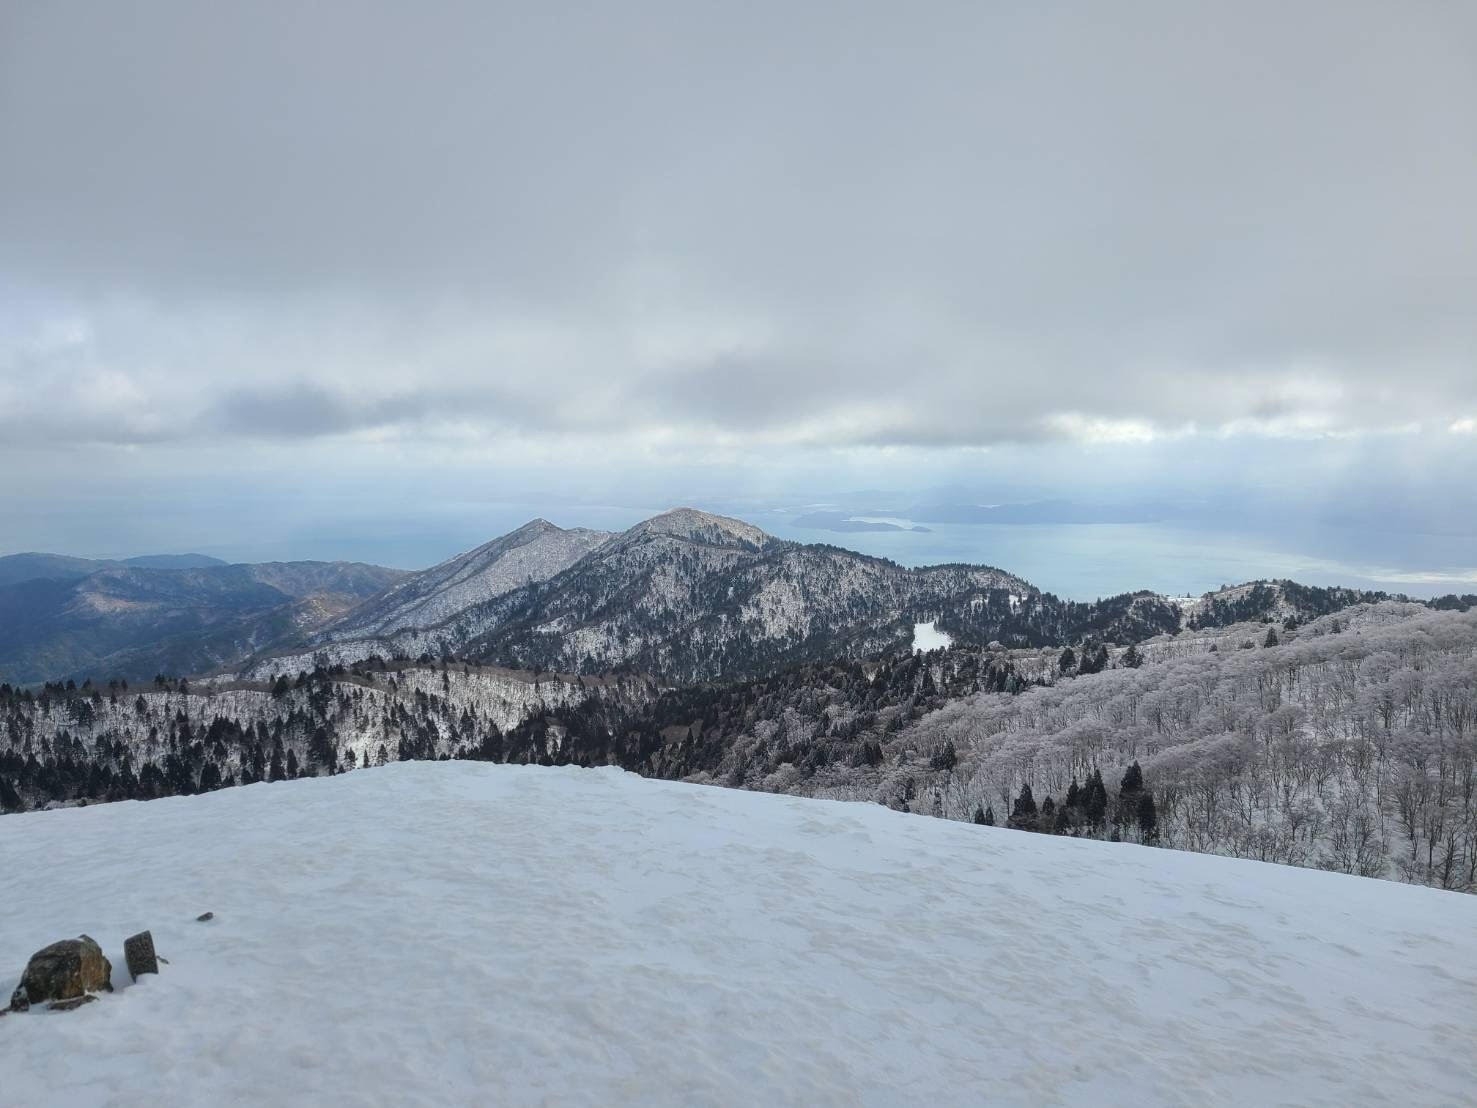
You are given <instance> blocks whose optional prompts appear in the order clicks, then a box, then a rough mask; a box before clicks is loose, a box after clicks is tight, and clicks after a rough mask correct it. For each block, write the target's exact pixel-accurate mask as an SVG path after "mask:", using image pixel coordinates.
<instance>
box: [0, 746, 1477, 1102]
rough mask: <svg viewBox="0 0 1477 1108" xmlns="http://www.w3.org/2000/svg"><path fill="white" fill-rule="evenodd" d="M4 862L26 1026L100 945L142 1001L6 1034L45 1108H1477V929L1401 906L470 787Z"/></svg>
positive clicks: (36, 821) (1311, 886)
mask: <svg viewBox="0 0 1477 1108" xmlns="http://www.w3.org/2000/svg"><path fill="white" fill-rule="evenodd" d="M4 841H5V861H6V865H5V866H4V867H0V903H4V904H5V905H6V906H7V907H6V915H5V924H6V925H5V927H4V929H3V931H0V993H3V994H5V995H8V994H9V990H10V989H11V988H12V987H13V986H14V985H15V982H16V980H17V979H18V977H19V974H20V971H21V968H22V967H23V965H24V964H25V959H26V958H27V957H28V956H29V955H30V954H31V952H32V951H34V950H36V949H38V948H40V947H41V946H43V945H45V944H46V943H48V942H51V941H52V940H54V939H57V938H59V937H64V936H70V935H74V934H76V933H77V932H78V931H80V930H85V931H86V932H87V933H88V934H90V935H93V936H95V937H96V938H98V939H99V940H100V941H101V942H102V944H103V946H104V949H105V952H106V953H107V954H108V955H109V957H110V958H111V959H112V960H113V964H114V980H115V984H117V985H119V986H121V987H120V988H119V989H118V991H117V992H115V993H113V994H111V995H107V996H104V997H102V999H101V1000H100V1001H99V1002H97V1003H95V1004H90V1005H88V1006H86V1007H85V1008H83V1009H81V1010H79V1011H77V1012H71V1013H66V1014H64V1015H60V1014H48V1013H45V1012H38V1011H34V1010H33V1011H32V1012H29V1013H13V1014H11V1015H8V1016H6V1017H4V1019H3V1020H0V1037H3V1040H4V1042H5V1050H4V1055H5V1066H4V1082H5V1096H6V1099H7V1100H13V1101H14V1102H15V1103H36V1104H39V1103H69V1104H83V1103H110V1104H119V1105H132V1104H139V1105H142V1104H163V1105H176V1104H180V1105H184V1104H201V1103H211V1104H265V1103H272V1104H300V1103H301V1104H307V1103H322V1102H324V1101H327V1100H334V1101H352V1102H354V1103H360V1104H395V1105H402V1104H445V1103H487V1102H496V1103H502V1104H548V1103H558V1104H592V1105H593V1104H600V1105H605V1104H622V1103H624V1104H653V1105H666V1104H671V1105H678V1104H683V1105H685V1104H694V1103H702V1104H752V1103H766V1104H806V1105H813V1104H864V1105H893V1104H901V1103H915V1102H918V1101H920V1100H927V1101H928V1102H929V1103H935V1104H941V1105H953V1104H960V1105H963V1104H979V1103H987V1104H997V1105H1031V1106H1033V1108H1034V1106H1037V1105H1056V1104H1061V1105H1066V1104H1100V1105H1124V1106H1128V1105H1132V1106H1134V1108H1140V1106H1143V1105H1159V1104H1164V1105H1169V1104H1207V1105H1212V1104H1224V1105H1248V1104H1298V1105H1339V1106H1346V1105H1362V1104H1385V1103H1402V1104H1430V1105H1438V1104H1452V1105H1455V1104H1460V1103H1464V1102H1466V1101H1467V1100H1468V1098H1469V1094H1470V1092H1471V1090H1472V1088H1473V1087H1477V1054H1474V1053H1473V1052H1472V1050H1471V1049H1470V1048H1471V1041H1470V1028H1471V1025H1472V1018H1473V1013H1474V1008H1473V1000H1472V998H1473V996H1474V995H1477V938H1474V936H1477V899H1473V898H1469V897H1460V896H1455V895H1452V894H1449V893H1440V892H1435V891H1433V890H1429V889H1420V888H1411V887H1407V886H1401V885H1395V884H1391V883H1388V882H1376V881H1366V880H1361V879H1358V878H1350V877H1344V876H1341V875H1335V874H1324V873H1312V872H1308V871H1303V870H1294V869H1289V868H1285V867H1280V866H1271V865H1265V864H1261V863H1255V862H1244V861H1236V860H1230V859H1223V858H1212V857H1204V856H1196V855H1188V854H1177V853H1173V852H1170V851H1162V850H1153V849H1149V848H1144V847H1134V846H1128V845H1109V844H1104V843H1090V842H1080V841H1070V840H1062V839H1053V838H1049V837H1044V836H1037V835H1023V834H1017V833H1012V832H1008V831H1003V830H997V829H991V828H978V827H972V826H968V825H964V824H958V823H948V822H944V821H941V820H922V819H916V818H911V817H908V816H903V815H899V814H897V813H894V812H889V811H887V810H885V809H882V808H879V807H877V806H875V805H860V804H840V803H834V802H824V801H809V800H799V799H795V798H790V797H774V796H764V795H759V794H753V793H742V792H736V791H731V790H719V789H707V788H701V787H696V786H690V785H679V784H670V783H663V782H653V781H646V780H642V779H639V778H636V777H633V776H630V775H627V774H622V773H620V772H618V771H614V770H594V771H592V770H577V769H553V770H550V769H539V768H535V767H515V766H487V765H474V764H468V763H416V764H407V765H397V766H389V767H385V768H382V769H371V770H365V771H359V772H355V773H351V774H347V775H342V776H338V777H334V778H324V779H317V780H304V781H296V782H287V783H283V784H261V785H254V786H250V787H247V788H241V789H231V790H227V791H224V792H218V793H213V794H210V795H208V796H198V797H188V798H177V799H171V800H163V801H158V802H154V803H149V804H115V805H107V806H103V807H97V808H89V809H84V810H71V811H65V812H52V813H37V814H33V815H26V816H19V817H15V818H14V819H12V820H8V821H7V822H6V826H5V840H4ZM62 858H64V859H66V864H64V865H58V864H57V860H58V859H62ZM227 860H228V861H227ZM41 873H44V874H45V875H46V878H45V880H44V881H38V880H36V876H35V875H37V874H41ZM141 874H147V875H148V878H147V879H146V880H141V879H140V875H141ZM207 910H208V911H212V912H213V913H214V918H213V919H212V920H211V921H210V922H208V923H197V922H195V916H196V915H198V914H199V913H201V912H204V911H207ZM143 928H149V929H151V930H152V932H153V935H154V939H155V942H156V944H157V946H158V949H159V951H160V953H161V954H163V955H165V956H166V957H167V958H168V959H169V964H168V965H166V966H163V967H161V968H162V972H161V973H160V974H159V975H158V976H157V977H147V978H144V979H143V980H142V981H140V982H138V983H136V984H134V983H130V982H129V981H128V980H127V973H126V971H124V970H123V968H122V965H123V960H122V957H121V941H122V937H123V936H125V935H130V934H133V933H134V932H136V931H138V930H141V929H143Z"/></svg>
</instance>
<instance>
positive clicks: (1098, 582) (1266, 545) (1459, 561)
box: [753, 513, 1477, 600]
mask: <svg viewBox="0 0 1477 1108" xmlns="http://www.w3.org/2000/svg"><path fill="white" fill-rule="evenodd" d="M753 522H755V523H757V524H759V525H760V526H761V527H763V528H764V529H765V530H767V531H769V532H770V533H771V534H775V535H778V536H780V537H782V538H787V539H795V540H797V541H800V542H827V543H831V544H833V545H835V546H842V547H846V548H848V549H851V550H860V551H862V552H863V553H867V554H873V555H877V556H879V557H884V558H891V559H892V560H893V561H896V562H900V563H901V564H903V565H908V566H917V565H933V564H937V563H940V562H971V563H983V564H985V565H992V566H996V567H997V568H999V569H1003V570H1007V571H1008V572H1010V573H1014V574H1017V575H1019V576H1021V577H1024V578H1025V579H1026V580H1027V581H1029V582H1031V583H1032V584H1033V585H1036V586H1037V587H1038V588H1041V589H1045V590H1046V591H1048V592H1054V593H1056V594H1057V595H1058V596H1061V597H1066V598H1069V599H1073V600H1094V599H1097V598H1099V597H1104V596H1113V595H1116V594H1118V593H1123V592H1132V591H1135V590H1138V589H1152V590H1154V591H1155V592H1160V593H1164V594H1167V595H1177V596H1198V595H1199V594H1201V593H1203V592H1207V591H1210V590H1212V589H1216V588H1219V587H1220V586H1221V585H1233V584H1239V583H1240V582H1243V581H1250V580H1255V579H1257V578H1264V577H1290V578H1293V579H1294V580H1297V581H1300V582H1302V583H1304V584H1308V585H1347V586H1351V587H1356V588H1368V589H1385V590H1387V591H1389V592H1404V593H1408V594H1410V595H1412V596H1433V595H1436V594H1439V593H1448V592H1474V591H1477V568H1474V567H1477V550H1474V549H1473V544H1472V541H1471V540H1470V539H1468V538H1464V537H1461V536H1454V537H1441V536H1421V540H1420V555H1419V556H1421V557H1422V558H1424V559H1427V561H1425V562H1424V563H1419V562H1411V561H1406V560H1405V559H1406V558H1409V557H1411V554H1410V552H1409V551H1406V550H1402V549H1401V548H1400V543H1399V542H1398V541H1396V540H1398V536H1396V537H1394V538H1393V539H1392V538H1391V537H1390V536H1386V537H1384V538H1385V540H1386V541H1385V542H1384V545H1381V543H1380V538H1381V537H1380V536H1370V535H1358V536H1350V535H1341V534H1338V533H1336V532H1331V531H1330V532H1325V533H1320V534H1316V535H1304V536H1298V537H1296V538H1284V539H1280V540H1279V539H1278V538H1277V537H1275V536H1264V535H1249V534H1242V533H1232V532H1212V531H1205V530H1200V529H1194V528H1186V527H1176V526H1170V525H1164V524H1155V523H1112V524H1109V523H1091V524H928V525H927V526H928V528H929V530H928V531H926V532H919V531H879V532H853V533H847V534H837V533H833V532H827V531H820V530H814V529H810V528H800V527H794V526H791V525H790V524H789V522H788V519H787V518H786V517H784V516H781V515H779V514H777V513H776V514H767V513H766V514H761V515H757V516H756V517H755V518H754V520H753Z"/></svg>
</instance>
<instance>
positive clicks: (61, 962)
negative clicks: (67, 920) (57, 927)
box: [11, 935, 113, 1006]
mask: <svg viewBox="0 0 1477 1108" xmlns="http://www.w3.org/2000/svg"><path fill="white" fill-rule="evenodd" d="M99 989H105V990H107V991H108V992H112V991H113V964H112V963H111V962H109V961H108V959H107V958H106V957H105V956H104V955H103V951H102V947H100V946H98V945H97V943H96V942H94V941H93V940H92V939H91V938H89V937H88V936H86V935H82V936H80V937H79V938H76V939H63V940H62V941H61V942H59V943H52V944H51V945H50V946H48V947H44V948H43V949H41V950H38V951H37V952H36V953H35V954H32V955H31V960H30V961H29V962H27V963H26V972H25V973H24V974H23V975H22V976H21V984H20V989H17V990H16V992H20V991H22V990H24V991H25V994H26V1002H27V1003H28V1004H40V1003H41V1002H42V1001H47V1000H73V999H75V998H76V997H79V996H82V995H84V994H85V993H93V992H97V991H98V990H99ZM11 1004H12V1006H14V1004H15V998H14V997H12V998H11Z"/></svg>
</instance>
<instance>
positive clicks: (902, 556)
mask: <svg viewBox="0 0 1477 1108" xmlns="http://www.w3.org/2000/svg"><path fill="white" fill-rule="evenodd" d="M1022 503H1030V502H1022ZM1037 503H1039V502H1037ZM522 507H523V508H524V510H525V511H526V510H528V509H529V506H528V505H523V506H522ZM678 507H693V508H696V509H697V510H699V511H704V512H707V513H709V514H713V515H721V516H727V517H729V518H734V519H739V520H741V521H743V522H746V523H750V524H752V525H754V526H756V527H759V528H761V529H762V530H764V531H765V532H766V533H768V534H771V535H773V536H774V537H776V538H780V539H784V540H786V541H791V542H800V543H806V544H824V545H828V546H835V547H840V548H842V549H846V550H851V551H854V552H856V553H860V554H864V555H868V556H872V557H881V558H887V559H889V560H891V561H894V562H897V563H899V564H902V565H905V566H910V567H923V566H932V565H944V564H951V563H964V564H971V565H987V566H992V567H994V568H997V569H1001V570H1004V571H1006V572H1008V573H1012V574H1015V575H1017V576H1019V577H1021V578H1023V579H1024V580H1026V581H1028V582H1029V583H1030V584H1032V585H1033V586H1035V587H1036V588H1039V589H1041V590H1042V591H1043V592H1049V593H1053V594H1055V595H1057V596H1059V597H1062V598H1064V599H1068V600H1078V601H1092V600H1096V599H1101V598H1105V597H1109V596H1117V595H1121V594H1123V593H1131V592H1139V591H1149V592H1154V593H1158V594H1159V595H1163V596H1200V595H1203V594H1205V593H1208V592H1214V591H1216V590H1217V589H1219V588H1221V587H1232V586H1236V585H1241V584H1245V583H1248V582H1252V581H1259V580H1279V579H1288V580H1294V581H1297V582H1298V583H1300V584H1305V585H1315V586H1320V587H1345V588H1354V589H1362V590H1365V591H1383V592H1388V593H1391V594H1392V595H1394V594H1403V595H1406V596H1409V597H1411V598H1412V599H1420V600H1425V599H1430V598H1432V597H1434V596H1441V595H1446V594H1449V593H1456V594H1463V593H1470V592H1473V591H1477V569H1474V570H1472V571H1470V572H1468V573H1460V572H1456V573H1449V574H1447V575H1445V576H1442V575H1439V574H1436V573H1431V574H1427V575H1421V574H1418V573H1413V572H1410V571H1407V570H1403V569H1390V568H1388V567H1387V568H1385V569H1384V570H1383V571H1381V570H1380V569H1379V568H1370V567H1351V566H1344V565H1341V564H1339V563H1338V562H1336V561H1332V560H1326V559H1320V558H1318V557H1315V556H1311V555H1307V554H1299V553H1296V552H1287V551H1276V550H1271V551H1261V552H1250V553H1248V554H1247V555H1244V556H1238V557H1235V558H1234V559H1231V560H1227V559H1226V555H1225V554H1224V553H1223V551H1224V548H1225V546H1226V545H1227V544H1226V542H1225V541H1224V540H1223V539H1222V538H1220V537H1215V536H1211V535H1200V534H1197V533H1195V532H1192V531H1183V530H1182V531H1176V530H1174V529H1173V528H1170V527H1166V526H1165V525H1162V524H1158V523H1111V522H1103V523H1051V524H1032V523H1004V524H991V523H976V524H970V523H965V524H953V525H949V524H936V523H935V524H930V525H929V528H928V530H927V531H907V530H898V531H881V532H866V531H863V532H832V531H829V530H826V529H825V528H822V527H815V526H797V525H796V524H795V523H794V521H793V518H792V517H795V516H800V517H801V518H803V513H801V512H799V511H798V510H795V509H778V508H767V509H759V510H750V511H749V512H747V513H745V512H744V511H742V510H741V509H734V508H732V507H728V508H720V507H711V508H709V507H703V506H701V505H700V504H673V505H669V506H667V507H662V508H651V509H644V508H622V507H614V506H610V505H598V506H597V505H571V504H564V505H559V506H557V507H550V508H546V509H544V510H537V509H533V510H532V514H527V515H524V516H522V517H521V522H518V523H514V524H511V525H508V524H506V523H504V524H503V525H499V526H498V527H497V528H496V529H494V530H492V531H490V532H489V533H485V534H483V535H482V536H481V537H480V538H475V539H471V540H469V539H467V538H462V539H454V538H452V537H450V536H443V537H442V539H441V541H440V543H439V544H438V545H439V552H438V553H431V554H430V555H429V557H428V558H423V559H418V560H412V559H410V558H403V559H399V560H386V559H381V558H375V557H373V556H357V557H356V556H343V555H339V556H322V554H321V552H314V551H312V550H311V549H309V550H308V551H307V552H294V551H292V550H290V549H288V548H287V547H286V544H285V542H281V541H279V543H278V544H277V550H278V552H277V553H274V554H272V555H269V556H251V555H250V554H245V555H244V556H237V555H236V552H234V551H232V550H231V549H230V548H229V547H227V546H224V545H221V546H217V545H214V544H208V543H207V544H201V545H196V546H194V547H191V548H189V549H181V550H179V551H178V552H173V551H163V550H145V551H140V552H135V553H129V554H116V553H108V554H90V553H79V552H77V551H75V550H57V549H53V550H40V549H29V550H21V551H14V552H11V553H4V554H0V557H11V556H18V555H38V556H59V557H64V558H82V559H86V560H91V561H111V562H124V561H128V560H130V559H141V558H158V557H171V558H172V557H199V558H205V559H214V560H216V561H218V562H220V563H221V564H225V565H258V564H263V563H266V562H286V561H325V562H334V561H339V562H359V563H363V564H367V565H375V566H380V567H383V568H387V569H395V570H401V571H405V572H410V573H414V572H419V571H421V570H425V569H429V568H431V567H432V566H435V565H439V564H441V563H442V562H444V561H447V560H449V559H451V558H454V557H456V556H457V555H459V554H463V553H465V552H466V551H468V550H472V549H475V548H476V547H478V546H481V545H483V544H484V543H486V542H490V541H492V540H493V539H496V538H499V537H501V536H503V535H506V534H509V533H511V532H513V531H516V530H518V529H519V528H520V527H523V526H527V525H528V524H530V523H533V522H535V521H537V520H540V519H542V520H545V521H546V522H549V523H552V524H553V525H554V526H557V527H560V528H561V529H571V528H585V529H590V530H597V531H607V532H610V533H612V534H617V533H620V532H621V531H624V530H626V529H627V528H629V527H631V526H635V525H636V524H638V523H640V522H642V521H644V520H646V519H650V518H652V517H654V516H656V515H659V514H662V513H663V512H666V511H671V510H674V509H676V508H678ZM511 508H512V506H505V511H504V513H503V518H504V519H505V520H506V519H511V518H519V517H518V516H517V513H516V511H511V513H510V510H511ZM592 517H599V518H592ZM422 541H424V538H423V540H422ZM1239 541H1241V542H1242V543H1243V544H1244V542H1245V538H1244V537H1243V538H1242V539H1241V540H1239ZM1002 544H1003V548H1002ZM305 545H307V546H309V547H311V545H312V544H311V543H307V544H305ZM992 550H993V551H995V552H996V553H994V554H992V553H991V551H992ZM1135 551H1139V552H1140V555H1141V562H1136V561H1135ZM366 553H367V552H366ZM1012 555H1014V557H1012ZM1197 555H1198V556H1200V557H1202V558H1204V559H1205V562H1202V563H1197V565H1199V566H1203V568H1195V569H1191V568H1188V567H1187V566H1185V562H1186V561H1187V560H1194V558H1195V557H1196V556H1197ZM1176 566H1178V567H1179V568H1178V569H1174V568H1170V567H1176ZM1216 566H1218V567H1219V570H1220V571H1219V572H1216V571H1215V567H1216ZM1069 567H1070V568H1069ZM1094 567H1097V568H1096V570H1095V569H1094ZM1104 567H1106V568H1104ZM1259 567H1261V568H1259ZM1094 580H1098V581H1100V582H1101V585H1099V586H1096V587H1095V586H1094V585H1093V581H1094Z"/></svg>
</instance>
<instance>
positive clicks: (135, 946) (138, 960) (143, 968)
mask: <svg viewBox="0 0 1477 1108" xmlns="http://www.w3.org/2000/svg"><path fill="white" fill-rule="evenodd" d="M123 957H124V959H125V960H126V961H127V962H128V974H129V976H130V977H132V978H133V979H134V980H135V981H137V980H138V979H139V978H140V977H142V976H143V975H144V974H146V973H158V972H159V958H158V956H157V955H155V953H154V936H153V935H152V934H150V933H149V932H147V931H140V932H139V933H138V934H137V935H130V936H129V937H128V938H126V939H124V940H123Z"/></svg>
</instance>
